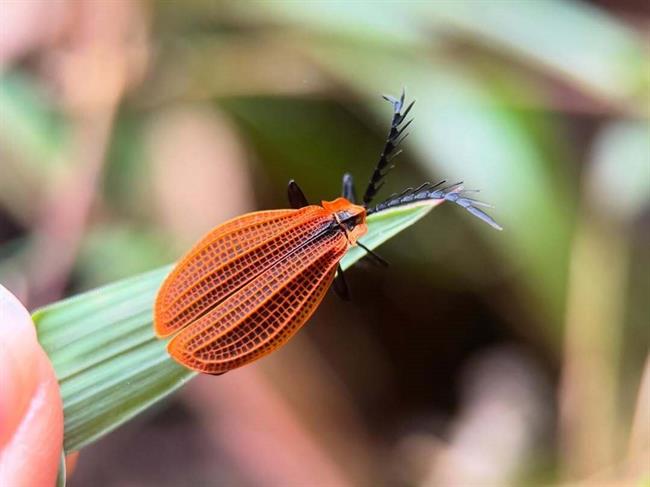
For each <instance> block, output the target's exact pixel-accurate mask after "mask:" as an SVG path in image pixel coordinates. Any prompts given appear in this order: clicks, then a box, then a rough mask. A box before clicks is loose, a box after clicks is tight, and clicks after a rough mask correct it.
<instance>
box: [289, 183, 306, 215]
mask: <svg viewBox="0 0 650 487" xmlns="http://www.w3.org/2000/svg"><path fill="white" fill-rule="evenodd" d="M287 194H288V196H289V205H291V208H294V209H296V210H297V209H298V208H302V207H304V206H309V201H307V198H306V197H305V193H303V192H302V189H300V186H298V183H296V182H295V181H294V180H293V179H292V180H290V181H289V187H288V188H287Z"/></svg>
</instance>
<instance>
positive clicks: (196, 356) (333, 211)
mask: <svg viewBox="0 0 650 487" xmlns="http://www.w3.org/2000/svg"><path fill="white" fill-rule="evenodd" d="M365 215H366V210H365V208H363V207H362V206H357V205H354V204H352V203H351V202H349V201H348V200H346V199H345V198H338V199H336V200H334V201H331V202H328V201H324V202H323V203H322V206H317V205H310V206H306V207H304V208H300V209H288V210H275V211H261V212H255V213H249V214H246V215H243V216H240V217H238V218H235V219H233V220H230V221H229V222H226V223H224V224H222V225H220V226H218V227H216V228H215V229H214V230H213V231H211V232H210V233H209V234H208V235H206V236H205V237H204V238H203V239H202V240H201V241H200V242H198V243H197V244H196V245H195V246H194V247H193V248H192V249H191V250H190V251H189V252H188V253H187V255H186V256H185V257H183V258H182V259H181V261H180V262H179V263H178V264H177V266H176V268H175V269H174V270H173V271H172V273H171V274H170V275H169V276H168V277H167V279H166V280H165V282H164V283H163V285H162V287H161V289H160V291H159V293H158V296H157V298H156V304H155V310H154V328H155V332H156V334H157V335H158V336H159V337H165V336H169V335H171V334H173V333H176V332H178V333H177V334H176V335H175V336H174V337H173V338H172V340H171V341H170V343H169V345H168V350H169V353H170V354H171V356H172V357H173V358H174V359H176V360H177V361H179V362H181V363H182V364H184V365H186V366H187V367H189V368H191V369H193V370H197V371H199V372H205V373H210V374H220V373H223V372H226V371H228V370H231V369H233V368H236V367H240V366H242V365H245V364H247V363H249V362H252V361H254V360H257V359H258V358H260V357H262V356H264V355H266V354H268V353H270V352H272V351H273V350H275V349H276V348H278V347H280V346H281V345H283V344H284V343H286V342H287V340H289V338H291V336H293V334H294V333H295V332H296V331H297V330H298V329H299V328H300V327H301V326H302V325H303V324H304V323H305V322H306V321H307V320H308V319H309V318H310V316H311V315H312V313H313V312H314V311H315V309H316V307H317V306H318V305H319V304H320V302H321V301H322V299H323V297H324V296H325V292H326V291H327V289H328V288H329V287H330V285H331V283H332V280H333V278H334V274H335V272H336V267H337V265H338V263H339V261H340V260H341V258H342V257H343V255H345V252H346V251H347V250H348V248H349V247H350V246H352V245H355V243H356V241H357V239H358V238H359V237H361V236H362V235H364V234H365V233H366V231H367V227H366V224H365Z"/></svg>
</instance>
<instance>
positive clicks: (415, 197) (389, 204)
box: [367, 180, 503, 230]
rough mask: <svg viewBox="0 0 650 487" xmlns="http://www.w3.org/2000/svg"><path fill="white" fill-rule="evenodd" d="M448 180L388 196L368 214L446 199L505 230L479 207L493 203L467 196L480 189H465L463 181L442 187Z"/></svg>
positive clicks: (491, 224)
mask: <svg viewBox="0 0 650 487" xmlns="http://www.w3.org/2000/svg"><path fill="white" fill-rule="evenodd" d="M446 182H447V181H446V180H443V181H440V182H438V183H436V184H431V183H424V184H422V185H421V186H419V187H417V188H407V189H405V190H404V191H402V192H401V193H399V194H393V195H391V196H389V197H388V199H386V200H385V201H383V202H382V203H379V204H378V205H376V206H375V207H374V208H370V209H368V211H367V213H368V215H371V214H372V213H378V212H380V211H384V210H387V209H389V208H396V207H399V206H404V205H408V204H409V203H413V202H416V201H425V200H445V201H451V202H452V203H456V204H457V205H459V206H462V207H463V208H465V209H466V210H467V211H469V212H470V213H471V214H472V215H474V216H475V217H476V218H479V219H481V220H483V221H484V222H485V223H487V224H488V225H490V226H491V227H492V228H496V229H497V230H503V227H502V226H501V225H499V224H498V223H497V222H496V221H494V219H493V218H492V217H491V216H490V215H488V214H487V213H485V212H484V211H483V210H481V209H479V208H477V206H482V207H484V208H493V206H492V205H490V204H488V203H485V202H483V201H479V200H476V199H473V198H469V197H467V193H476V192H478V190H469V189H468V190H465V189H463V182H462V181H460V182H458V183H454V184H450V185H449V186H445V187H444V188H440V186H442V185H443V184H445V183H446Z"/></svg>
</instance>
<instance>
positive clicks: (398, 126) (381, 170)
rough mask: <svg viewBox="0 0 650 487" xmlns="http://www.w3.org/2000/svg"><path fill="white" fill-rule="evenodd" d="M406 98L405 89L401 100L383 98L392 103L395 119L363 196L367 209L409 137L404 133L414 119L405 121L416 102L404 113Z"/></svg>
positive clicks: (388, 96)
mask: <svg viewBox="0 0 650 487" xmlns="http://www.w3.org/2000/svg"><path fill="white" fill-rule="evenodd" d="M405 97H406V91H405V90H404V89H402V95H401V96H400V97H399V98H395V97H394V96H390V95H384V97H383V98H384V100H386V101H388V102H390V103H391V104H392V105H393V119H392V121H391V124H390V130H389V132H388V138H387V139H386V144H385V145H384V149H383V150H382V151H381V155H380V156H379V161H378V162H377V166H376V167H375V170H374V171H373V173H372V176H371V177H370V181H369V182H368V187H367V188H366V191H365V193H364V194H363V206H365V207H366V208H367V207H368V205H369V204H370V202H371V201H372V199H373V198H374V197H375V195H376V194H377V192H378V191H379V190H380V189H381V187H382V186H383V185H384V181H383V179H384V178H385V177H386V175H387V174H388V173H389V172H390V170H391V169H393V167H394V166H389V163H390V161H392V160H393V159H394V158H395V157H396V156H398V155H399V154H400V153H401V152H402V151H401V150H398V147H399V145H400V144H401V143H402V142H403V141H404V139H406V137H408V133H404V131H405V130H406V128H407V127H408V126H409V125H410V124H411V122H413V119H410V120H408V121H407V122H406V123H404V120H405V119H406V116H407V115H408V114H409V112H410V111H411V108H413V104H414V103H415V101H412V102H411V103H410V104H409V105H408V106H407V107H406V109H405V110H404V112H403V113H402V109H403V108H404V98H405Z"/></svg>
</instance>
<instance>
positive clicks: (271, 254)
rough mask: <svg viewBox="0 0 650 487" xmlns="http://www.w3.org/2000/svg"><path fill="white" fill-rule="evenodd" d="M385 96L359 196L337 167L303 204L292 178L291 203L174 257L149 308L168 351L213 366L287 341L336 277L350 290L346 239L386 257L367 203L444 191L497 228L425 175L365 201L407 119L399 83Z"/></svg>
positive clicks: (223, 228)
mask: <svg viewBox="0 0 650 487" xmlns="http://www.w3.org/2000/svg"><path fill="white" fill-rule="evenodd" d="M384 98H385V99H386V100H388V101H389V102H390V103H391V104H392V105H393V119H392V123H391V127H390V132H389V134H388V138H387V140H386V144H385V146H384V149H383V151H382V153H381V156H380V158H379V162H378V163H377V166H376V168H375V170H374V172H373V174H372V176H371V178H370V181H369V183H368V186H367V188H366V191H365V193H364V196H363V200H362V204H361V205H358V204H356V198H355V191H354V185H353V181H352V177H351V176H350V175H349V174H346V175H344V176H343V196H342V197H340V198H337V199H335V200H333V201H323V202H322V203H321V205H309V203H308V202H307V199H306V198H305V196H304V194H303V193H302V191H301V190H300V188H299V187H298V185H297V184H296V183H295V182H294V181H290V182H289V190H288V193H289V203H290V205H291V207H292V209H286V210H271V211H259V212H254V213H248V214H246V215H242V216H240V217H237V218H234V219H232V220H230V221H228V222H226V223H223V224H221V225H219V226H217V227H216V228H214V229H213V230H212V231H211V232H209V233H208V234H207V235H206V236H205V237H203V238H202V239H201V240H200V241H199V242H198V243H197V244H196V245H195V246H194V247H193V248H192V249H191V250H190V251H189V252H188V253H187V254H186V255H185V256H184V257H183V258H182V259H181V261H180V262H179V263H178V264H177V265H176V267H175V268H174V270H173V271H172V272H171V273H170V274H169V276H168V277H167V279H166V280H165V282H164V283H163V285H162V287H161V288H160V290H159V291H158V296H157V297H156V304H155V309H154V330H155V332H156V335H157V336H158V337H166V336H169V335H172V334H174V333H175V336H174V337H173V338H172V339H171V341H170V342H169V344H168V346H167V349H168V351H169V353H170V355H171V356H172V357H173V358H174V359H175V360H177V361H178V362H180V363H181V364H183V365H185V366H186V367H189V368H190V369H193V370H196V371H198V372H204V373H208V374H215V375H218V374H223V373H225V372H227V371H229V370H232V369H234V368H237V367H241V366H242V365H245V364H247V363H250V362H253V361H254V360H257V359H259V358H260V357H262V356H264V355H266V354H269V353H271V352H273V351H274V350H276V349H277V348H279V347H280V346H282V345H284V344H285V343H286V342H287V341H288V340H289V339H290V338H291V337H292V336H293V335H294V333H296V332H297V331H298V330H299V329H300V328H301V327H302V326H303V325H304V324H305V323H306V322H307V320H308V319H309V318H310V316H311V315H312V314H313V313H314V311H315V310H316V308H317V307H318V305H319V304H320V302H321V301H322V299H323V297H324V296H325V293H326V292H327V290H328V289H329V287H330V285H331V284H332V282H333V281H334V282H335V285H334V289H335V290H336V291H337V292H338V293H339V294H340V295H342V296H343V297H345V296H346V295H347V286H346V285H345V281H344V278H343V273H342V271H341V269H340V267H338V264H339V261H340V260H341V258H342V257H343V255H345V253H346V252H347V250H348V249H349V248H350V247H352V246H354V245H360V246H361V247H362V248H364V249H365V250H366V251H367V252H368V255H369V256H371V257H373V258H374V259H375V260H378V261H380V262H383V260H382V259H381V258H380V257H379V256H377V255H376V254H374V253H373V252H372V251H371V250H370V249H367V248H365V247H364V246H363V245H362V243H361V242H359V240H358V239H359V238H360V237H362V236H363V235H364V234H365V233H366V232H367V226H366V216H367V215H369V214H371V213H376V212H380V211H383V210H386V209H389V208H395V207H398V206H402V205H406V204H409V203H412V202H414V201H421V200H446V201H452V202H454V203H456V204H458V205H460V206H462V207H463V208H465V209H467V210H468V211H469V212H471V213H472V214H473V215H474V216H476V217H478V218H480V219H481V220H483V221H485V222H487V223H488V224H490V225H491V226H493V227H494V228H497V229H499V230H500V229H501V227H500V226H499V225H498V224H497V223H496V222H495V221H494V220H493V219H492V218H491V217H490V216H488V215H487V214H486V213H484V212H483V211H482V210H480V209H479V208H477V206H489V205H486V204H485V203H482V202H480V201H476V200H474V199H471V198H468V197H467V196H466V195H465V192H464V191H463V187H462V184H461V183H457V184H452V185H450V186H446V187H444V186H443V185H444V181H443V182H440V183H438V184H435V185H434V184H430V183H425V184H423V185H422V186H419V187H418V188H415V189H413V188H409V189H407V190H405V191H404V192H402V193H400V194H396V195H392V196H391V197H389V198H388V199H387V200H386V201H384V202H383V203H380V204H378V205H376V206H374V207H371V206H370V203H371V202H372V200H373V198H374V196H375V195H376V193H377V191H379V189H380V188H381V186H382V184H383V179H384V178H385V176H386V174H387V172H388V171H389V170H390V169H391V166H389V163H390V160H391V159H392V158H393V157H395V156H396V155H397V154H399V152H400V151H398V150H397V147H398V146H399V144H400V142H401V141H402V140H403V139H404V138H405V137H406V135H407V134H406V133H404V130H405V129H406V127H408V125H409V124H410V123H411V121H412V119H411V120H409V121H407V122H405V119H406V116H407V114H408V113H409V111H410V110H411V108H412V107H413V102H411V103H410V104H409V105H408V107H406V108H405V109H404V93H402V96H401V97H400V98H393V97H389V96H386V97H384ZM403 109H404V110H403ZM402 110H403V111H402ZM337 268H338V272H337Z"/></svg>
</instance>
